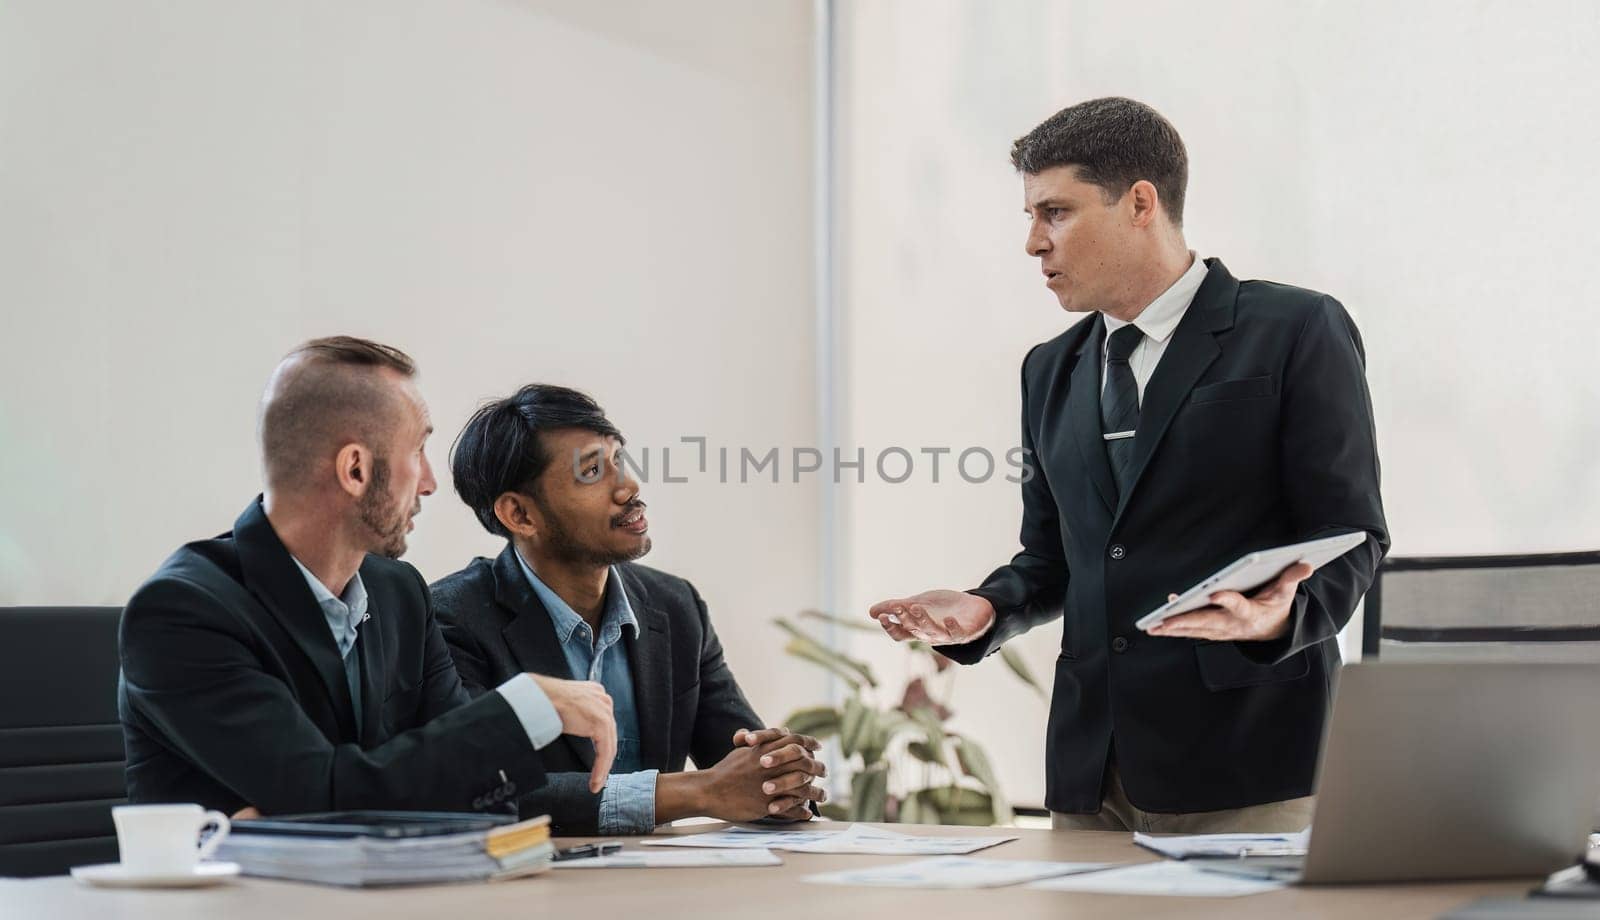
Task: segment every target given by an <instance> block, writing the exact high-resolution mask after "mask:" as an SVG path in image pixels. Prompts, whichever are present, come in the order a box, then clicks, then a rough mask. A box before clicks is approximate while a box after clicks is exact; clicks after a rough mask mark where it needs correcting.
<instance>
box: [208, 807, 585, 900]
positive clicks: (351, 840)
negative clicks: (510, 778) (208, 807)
mask: <svg viewBox="0 0 1600 920" xmlns="http://www.w3.org/2000/svg"><path fill="white" fill-rule="evenodd" d="M554 855H555V848H554V847H553V846H551V844H550V819H549V818H546V817H540V818H534V819H532V820H529V821H522V822H519V823H516V824H509V825H506V826H504V827H497V828H494V829H493V830H489V831H474V832H469V833H462V834H444V835H440V836H432V837H398V838H388V837H362V836H354V837H338V838H315V837H296V836H279V835H275V834H232V835H229V837H228V838H227V839H226V840H224V841H223V842H222V846H221V847H219V848H218V850H217V858H218V859H222V860H228V861H231V862H236V863H238V864H239V865H240V866H241V867H242V869H243V872H244V874H245V875H254V876H259V877H262V878H282V879H292V880H294V881H301V882H316V883H319V884H323V885H343V886H347V887H357V888H363V887H368V886H376V885H421V884H431V883H435V882H463V881H481V880H485V879H499V878H513V877H516V876H520V875H531V874H533V873H535V872H542V871H544V870H545V869H548V868H549V867H550V860H551V857H552V856H554Z"/></svg>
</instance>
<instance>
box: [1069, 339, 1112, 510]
mask: <svg viewBox="0 0 1600 920" xmlns="http://www.w3.org/2000/svg"><path fill="white" fill-rule="evenodd" d="M1104 338H1105V322H1104V321H1103V320H1101V319H1100V318H1099V317H1098V316H1097V317H1095V321H1094V322H1093V323H1091V324H1090V325H1089V333H1088V335H1087V336H1085V337H1084V340H1083V342H1082V344H1080V345H1079V346H1078V352H1077V361H1076V363H1075V364H1074V365H1073V367H1072V382H1071V385H1070V386H1069V387H1068V389H1067V420H1068V424H1069V425H1070V426H1071V429H1070V430H1071V435H1072V441H1073V443H1074V444H1076V445H1077V446H1078V454H1079V456H1081V457H1082V458H1083V467H1084V469H1086V470H1088V471H1089V480H1090V481H1091V482H1093V483H1094V489H1095V491H1096V492H1098V493H1099V494H1100V500H1101V501H1103V502H1105V506H1106V510H1107V511H1112V510H1114V509H1115V508H1116V506H1117V501H1116V496H1117V484H1116V482H1115V481H1113V480H1112V478H1111V461H1110V460H1108V459H1107V458H1106V447H1105V440H1104V439H1103V438H1101V437H1100V434H1101V431H1100V361H1101V358H1100V355H1101V350H1100V349H1101V340H1102V339H1104Z"/></svg>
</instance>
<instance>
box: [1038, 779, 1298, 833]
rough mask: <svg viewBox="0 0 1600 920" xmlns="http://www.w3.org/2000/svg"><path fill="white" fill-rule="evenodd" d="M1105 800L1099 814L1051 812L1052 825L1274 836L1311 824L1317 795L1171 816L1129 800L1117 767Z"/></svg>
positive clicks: (1073, 828)
mask: <svg viewBox="0 0 1600 920" xmlns="http://www.w3.org/2000/svg"><path fill="white" fill-rule="evenodd" d="M1106 773H1107V776H1106V798H1105V801H1104V802H1102V803H1101V804H1100V811H1099V813H1098V814H1092V815H1066V814H1062V813H1060V812H1056V811H1053V812H1051V813H1050V826H1051V827H1052V828H1053V829H1055V830H1058V831H1144V832H1145V833H1150V834H1273V833H1284V832H1289V831H1299V830H1304V829H1305V828H1306V826H1307V825H1309V824H1310V823H1311V810H1312V805H1313V804H1314V803H1315V802H1316V796H1309V795H1308V796H1306V797H1305V798H1303V799H1288V800H1285V801H1282V802H1268V803H1266V804H1264V805H1250V806H1246V807H1244V808H1229V809H1226V810H1224V811H1196V812H1190V813H1188V814H1180V815H1169V814H1161V813H1158V812H1150V811H1144V810H1142V809H1139V808H1136V807H1135V806H1134V804H1133V803H1132V802H1130V801H1128V792H1127V790H1126V789H1123V788H1122V776H1121V774H1120V773H1118V771H1117V769H1116V767H1112V768H1111V769H1109V770H1107V771H1106Z"/></svg>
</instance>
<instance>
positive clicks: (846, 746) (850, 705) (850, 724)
mask: <svg viewBox="0 0 1600 920" xmlns="http://www.w3.org/2000/svg"><path fill="white" fill-rule="evenodd" d="M877 715H878V714H877V713H876V712H874V711H872V710H871V709H868V708H867V707H866V706H865V705H863V704H862V702H861V700H860V699H858V698H856V697H853V696H852V697H850V698H849V699H847V700H845V701H844V713H843V715H841V716H840V718H839V752H840V753H841V754H843V755H844V756H846V757H849V756H850V755H851V754H854V753H857V752H858V751H860V750H861V749H862V747H863V746H865V745H866V744H868V743H869V742H870V741H871V738H872V735H873V732H874V731H875V730H876V729H877V725H878V719H877Z"/></svg>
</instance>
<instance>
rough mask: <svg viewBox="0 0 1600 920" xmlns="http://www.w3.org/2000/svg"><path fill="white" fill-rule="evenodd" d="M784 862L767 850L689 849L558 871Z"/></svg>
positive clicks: (566, 863)
mask: <svg viewBox="0 0 1600 920" xmlns="http://www.w3.org/2000/svg"><path fill="white" fill-rule="evenodd" d="M781 865H783V860H781V859H779V858H778V856H777V854H776V853H773V852H772V851H771V850H767V849H760V850H758V849H739V850H689V851H687V852H679V853H671V852H668V853H651V852H649V851H647V850H626V851H624V852H621V853H612V854H610V855H608V856H591V857H589V858H587V859H563V860H561V861H559V862H557V863H556V864H555V868H557V869H723V868H729V867H733V866H781Z"/></svg>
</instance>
